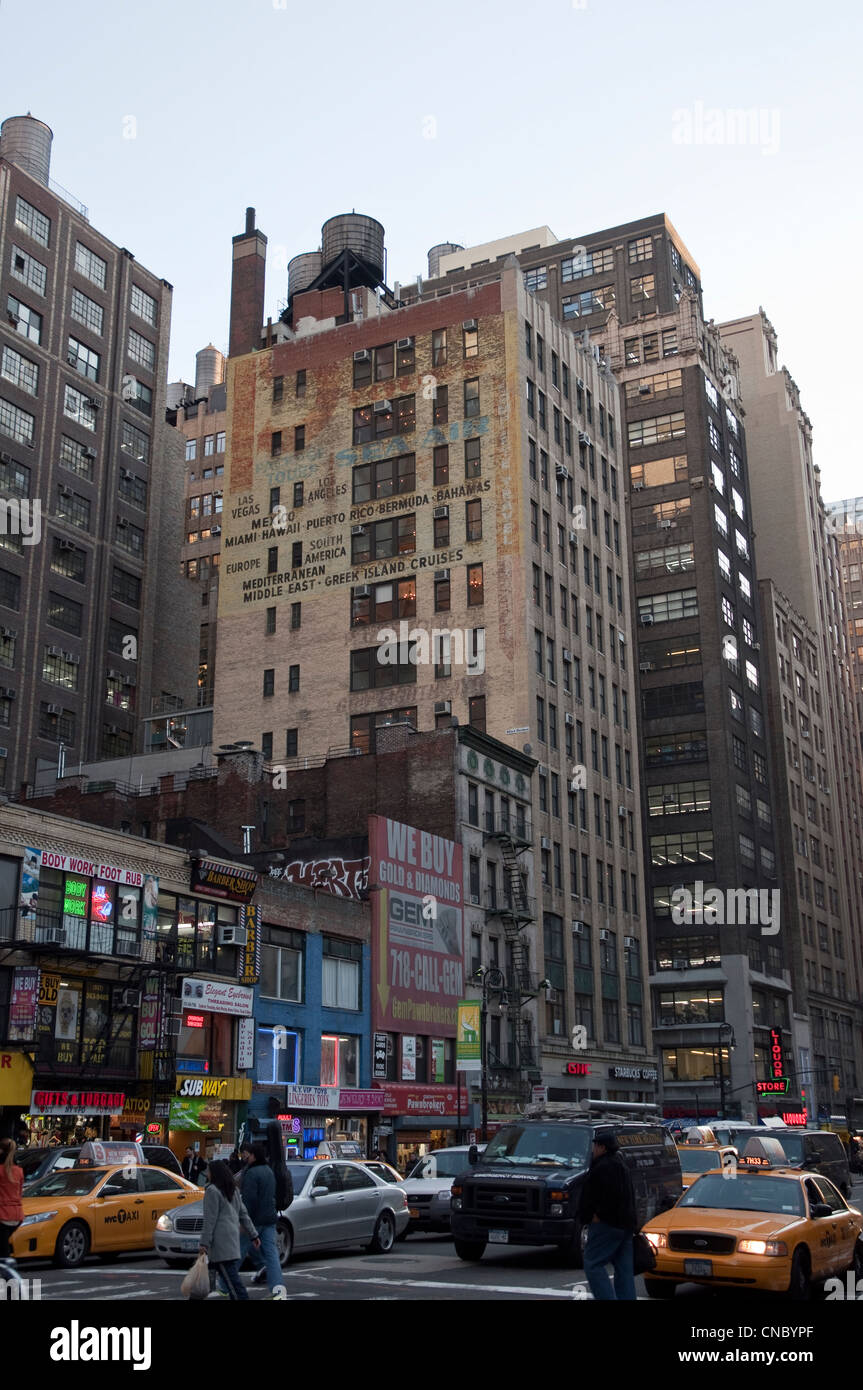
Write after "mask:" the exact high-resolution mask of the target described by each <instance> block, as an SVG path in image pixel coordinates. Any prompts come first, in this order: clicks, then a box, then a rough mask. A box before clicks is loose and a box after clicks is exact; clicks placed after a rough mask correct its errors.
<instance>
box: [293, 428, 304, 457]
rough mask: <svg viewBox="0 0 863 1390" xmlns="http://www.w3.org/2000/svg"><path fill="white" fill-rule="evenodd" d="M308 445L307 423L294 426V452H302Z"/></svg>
mask: <svg viewBox="0 0 863 1390" xmlns="http://www.w3.org/2000/svg"><path fill="white" fill-rule="evenodd" d="M305 447H306V427H305V425H295V426H294V453H295V454H301V453H302V452H303V450H304V449H305Z"/></svg>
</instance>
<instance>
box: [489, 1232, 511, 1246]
mask: <svg viewBox="0 0 863 1390" xmlns="http://www.w3.org/2000/svg"><path fill="white" fill-rule="evenodd" d="M488 1238H489V1240H490V1242H491V1244H492V1245H508V1244H509V1231H489V1233H488Z"/></svg>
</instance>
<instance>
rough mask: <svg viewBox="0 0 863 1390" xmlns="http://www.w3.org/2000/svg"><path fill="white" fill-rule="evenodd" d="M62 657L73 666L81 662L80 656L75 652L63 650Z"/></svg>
mask: <svg viewBox="0 0 863 1390" xmlns="http://www.w3.org/2000/svg"><path fill="white" fill-rule="evenodd" d="M63 659H64V661H69V662H71V663H72V665H73V666H80V664H81V658H80V656H77V655H76V654H75V652H64V653H63Z"/></svg>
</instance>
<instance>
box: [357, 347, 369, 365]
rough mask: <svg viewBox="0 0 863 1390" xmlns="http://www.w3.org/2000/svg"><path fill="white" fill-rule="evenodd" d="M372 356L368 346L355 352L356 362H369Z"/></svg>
mask: <svg viewBox="0 0 863 1390" xmlns="http://www.w3.org/2000/svg"><path fill="white" fill-rule="evenodd" d="M370 357H371V353H370V352H369V350H368V348H360V349H359V351H358V352H355V353H354V361H355V362H368V360H369V358H370Z"/></svg>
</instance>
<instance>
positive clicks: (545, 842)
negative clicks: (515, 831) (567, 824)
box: [539, 835, 551, 849]
mask: <svg viewBox="0 0 863 1390" xmlns="http://www.w3.org/2000/svg"><path fill="white" fill-rule="evenodd" d="M539 845H540V849H551V840H550V839H549V838H548V836H547V835H543V837H542V839H541V840H540V842H539Z"/></svg>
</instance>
